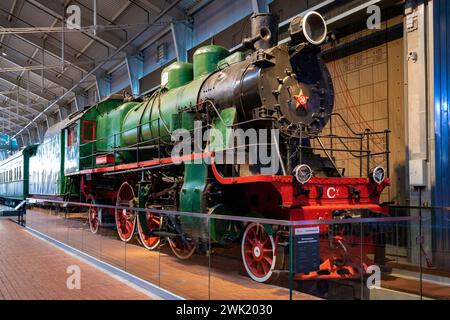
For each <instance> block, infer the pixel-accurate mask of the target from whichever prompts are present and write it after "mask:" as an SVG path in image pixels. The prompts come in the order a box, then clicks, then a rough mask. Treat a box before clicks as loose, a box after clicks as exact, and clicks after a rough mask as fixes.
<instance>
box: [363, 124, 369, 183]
mask: <svg viewBox="0 0 450 320" xmlns="http://www.w3.org/2000/svg"><path fill="white" fill-rule="evenodd" d="M364 133H365V135H366V137H367V172H366V174H367V175H368V174H369V172H370V130H369V129H366V130H365V131H364Z"/></svg>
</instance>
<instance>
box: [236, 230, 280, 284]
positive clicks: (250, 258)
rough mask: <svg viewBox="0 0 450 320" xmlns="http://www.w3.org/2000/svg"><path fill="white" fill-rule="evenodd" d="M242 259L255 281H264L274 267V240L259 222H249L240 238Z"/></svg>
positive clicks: (271, 273)
mask: <svg viewBox="0 0 450 320" xmlns="http://www.w3.org/2000/svg"><path fill="white" fill-rule="evenodd" d="M242 260H243V262H244V266H245V269H246V270H247V273H248V275H249V276H250V277H251V278H252V279H253V280H255V281H257V282H266V281H268V280H269V279H270V278H271V277H272V275H273V270H274V268H275V261H276V255H275V242H274V240H273V237H272V236H271V235H269V234H268V233H267V231H266V230H265V228H264V227H263V226H262V225H261V224H259V223H250V224H249V225H248V226H247V228H246V230H245V232H244V237H243V239H242Z"/></svg>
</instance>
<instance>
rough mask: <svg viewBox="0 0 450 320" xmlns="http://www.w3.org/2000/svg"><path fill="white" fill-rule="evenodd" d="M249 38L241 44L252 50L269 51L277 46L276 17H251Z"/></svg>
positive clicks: (264, 15) (273, 15) (254, 15)
mask: <svg viewBox="0 0 450 320" xmlns="http://www.w3.org/2000/svg"><path fill="white" fill-rule="evenodd" d="M251 32H252V36H251V37H250V38H245V39H244V41H243V44H244V46H245V47H246V48H248V49H252V50H260V49H269V48H272V47H274V46H276V45H277V44H278V16H277V15H275V14H272V13H255V14H253V15H252V16H251Z"/></svg>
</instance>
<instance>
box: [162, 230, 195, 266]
mask: <svg viewBox="0 0 450 320" xmlns="http://www.w3.org/2000/svg"><path fill="white" fill-rule="evenodd" d="M185 238H186V239H185V240H183V239H182V238H181V236H175V237H169V238H168V240H169V245H170V248H171V249H172V252H173V253H174V254H175V255H176V256H177V257H178V258H179V259H181V260H186V259H189V258H190V257H191V256H192V255H193V254H194V252H195V249H196V245H195V242H194V241H193V240H192V239H188V238H187V237H185Z"/></svg>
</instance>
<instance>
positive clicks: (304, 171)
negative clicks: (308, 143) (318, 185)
mask: <svg viewBox="0 0 450 320" xmlns="http://www.w3.org/2000/svg"><path fill="white" fill-rule="evenodd" d="M293 173H294V176H295V179H297V181H298V182H300V183H301V184H305V183H308V182H309V180H311V177H312V176H313V171H312V169H311V167H310V166H308V165H307V164H300V165H298V166H296V167H295V168H294V172H293Z"/></svg>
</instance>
